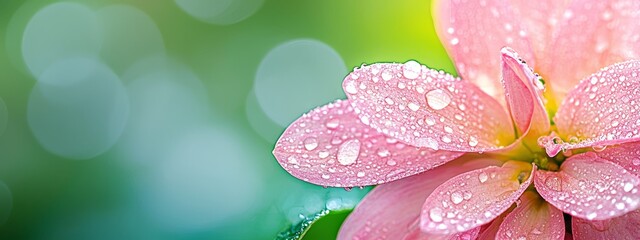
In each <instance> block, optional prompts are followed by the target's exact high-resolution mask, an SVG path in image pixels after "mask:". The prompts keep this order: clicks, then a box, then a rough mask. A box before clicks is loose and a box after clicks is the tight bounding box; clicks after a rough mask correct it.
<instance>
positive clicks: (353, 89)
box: [344, 82, 358, 94]
mask: <svg viewBox="0 0 640 240" xmlns="http://www.w3.org/2000/svg"><path fill="white" fill-rule="evenodd" d="M344 90H345V91H347V93H351V94H356V93H358V88H356V84H355V83H354V82H348V83H347V84H346V85H345V87H344Z"/></svg>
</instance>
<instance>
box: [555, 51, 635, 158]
mask: <svg viewBox="0 0 640 240" xmlns="http://www.w3.org/2000/svg"><path fill="white" fill-rule="evenodd" d="M639 72H640V61H630V62H625V63H619V64H615V65H612V66H609V67H606V68H603V69H602V70H600V71H599V72H597V73H595V74H593V75H591V76H590V77H588V78H585V79H584V80H583V81H582V82H580V84H578V86H577V87H576V88H575V89H574V90H572V91H571V92H570V93H569V94H568V95H567V98H566V99H565V100H564V101H563V103H562V106H561V107H560V109H559V110H558V112H557V114H556V116H555V123H556V126H557V127H558V133H559V135H560V137H562V138H563V139H564V141H565V142H564V143H558V144H561V145H563V148H565V149H567V148H581V147H588V146H599V145H602V146H605V145H612V144H618V143H624V142H634V141H638V140H640V114H639V113H640V77H639V76H638V73H639Z"/></svg>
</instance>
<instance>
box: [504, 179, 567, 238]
mask: <svg viewBox="0 0 640 240" xmlns="http://www.w3.org/2000/svg"><path fill="white" fill-rule="evenodd" d="M520 201H521V202H520V204H518V206H517V207H516V208H515V209H514V210H513V212H511V213H509V215H508V216H507V217H506V218H505V219H504V222H503V223H502V225H500V230H499V231H498V233H497V234H496V239H506V240H509V239H531V240H535V239H540V240H552V239H560V240H562V239H564V218H563V215H562V212H561V211H560V210H558V209H557V208H555V207H553V206H551V205H549V204H548V203H546V202H545V201H544V199H542V198H541V197H540V196H538V194H536V193H535V192H532V191H527V192H525V193H524V194H522V197H520Z"/></svg>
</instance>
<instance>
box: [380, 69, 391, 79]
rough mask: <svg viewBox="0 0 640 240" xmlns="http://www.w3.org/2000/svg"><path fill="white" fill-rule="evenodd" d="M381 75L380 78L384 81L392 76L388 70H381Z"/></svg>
mask: <svg viewBox="0 0 640 240" xmlns="http://www.w3.org/2000/svg"><path fill="white" fill-rule="evenodd" d="M381 76H382V80H385V81H389V80H391V77H393V76H392V75H391V72H389V70H384V71H382V74H381Z"/></svg>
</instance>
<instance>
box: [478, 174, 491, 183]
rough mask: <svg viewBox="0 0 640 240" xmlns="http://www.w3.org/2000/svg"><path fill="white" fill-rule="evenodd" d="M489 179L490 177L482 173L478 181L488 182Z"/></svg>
mask: <svg viewBox="0 0 640 240" xmlns="http://www.w3.org/2000/svg"><path fill="white" fill-rule="evenodd" d="M488 179H489V176H488V175H487V173H485V172H481V173H480V175H478V180H480V182H481V183H483V182H486V181H487V180H488Z"/></svg>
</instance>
